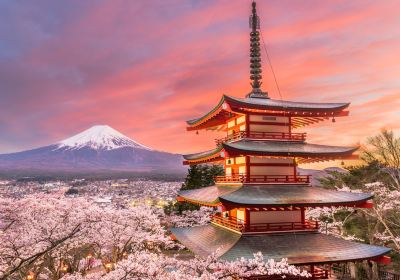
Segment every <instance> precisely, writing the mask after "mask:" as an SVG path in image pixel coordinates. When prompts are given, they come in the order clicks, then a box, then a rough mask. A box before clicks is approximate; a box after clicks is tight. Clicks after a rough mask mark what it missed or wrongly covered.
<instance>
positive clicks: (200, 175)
mask: <svg viewBox="0 0 400 280" xmlns="http://www.w3.org/2000/svg"><path fill="white" fill-rule="evenodd" d="M220 175H224V168H223V167H222V166H221V165H215V164H214V165H207V164H204V165H200V164H199V165H191V166H190V168H189V170H188V175H187V176H186V179H185V182H184V183H183V185H182V188H181V190H192V189H199V188H204V187H208V186H212V185H214V184H215V182H214V177H215V176H220Z"/></svg>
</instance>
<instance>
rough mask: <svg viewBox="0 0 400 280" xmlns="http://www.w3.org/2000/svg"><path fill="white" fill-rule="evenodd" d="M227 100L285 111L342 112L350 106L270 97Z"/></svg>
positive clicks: (226, 98) (245, 105)
mask: <svg viewBox="0 0 400 280" xmlns="http://www.w3.org/2000/svg"><path fill="white" fill-rule="evenodd" d="M224 98H225V100H226V102H227V103H228V104H229V105H230V106H231V107H232V108H234V107H235V108H236V107H241V108H247V109H259V110H270V111H285V112H297V111H299V112H340V111H343V110H344V109H346V108H347V107H349V105H350V103H348V102H346V103H315V102H294V101H285V100H275V99H268V98H236V97H232V96H227V95H225V96H224Z"/></svg>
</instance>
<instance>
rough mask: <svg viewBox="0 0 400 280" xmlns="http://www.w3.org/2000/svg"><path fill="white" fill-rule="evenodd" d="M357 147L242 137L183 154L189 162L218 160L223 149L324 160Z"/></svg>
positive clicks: (346, 155)
mask: <svg viewBox="0 0 400 280" xmlns="http://www.w3.org/2000/svg"><path fill="white" fill-rule="evenodd" d="M357 149H358V147H342V146H328V145H317V144H309V143H306V142H289V141H271V140H267V141H260V140H250V139H241V140H239V141H235V142H225V143H223V144H222V145H220V146H218V147H217V148H215V149H212V150H208V151H205V152H200V153H194V154H188V155H183V158H184V159H185V160H186V161H187V162H189V163H200V162H207V161H216V160H221V159H223V158H224V153H223V151H226V152H227V153H228V154H229V155H230V156H237V155H254V156H290V157H304V158H316V159H318V160H323V159H324V158H327V159H334V158H345V157H348V156H351V154H352V153H353V152H354V151H356V150H357Z"/></svg>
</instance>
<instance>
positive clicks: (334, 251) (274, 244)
mask: <svg viewBox="0 0 400 280" xmlns="http://www.w3.org/2000/svg"><path fill="white" fill-rule="evenodd" d="M171 232H172V234H173V235H174V237H175V238H176V239H177V240H178V241H179V242H180V243H182V244H183V245H185V246H186V247H187V248H188V249H189V250H191V251H192V252H193V253H195V254H196V255H198V256H200V257H203V258H206V257H208V256H210V255H211V254H216V256H217V257H218V258H220V259H222V260H226V261H234V260H237V259H240V258H245V259H253V258H254V254H255V253H257V252H261V253H262V254H263V256H264V258H265V259H275V260H281V259H282V258H287V259H288V263H289V264H294V265H306V264H325V263H338V262H348V261H359V260H368V259H372V260H373V259H376V258H378V257H380V256H383V255H385V254H387V253H389V252H390V251H391V249H389V248H386V247H381V246H375V245H369V244H364V243H359V242H354V241H349V240H344V239H342V238H338V237H335V236H332V235H325V234H322V233H281V234H263V235H240V234H238V233H234V232H232V231H229V230H226V229H223V228H221V227H219V226H216V225H212V224H211V225H204V226H197V227H192V228H172V229H171Z"/></svg>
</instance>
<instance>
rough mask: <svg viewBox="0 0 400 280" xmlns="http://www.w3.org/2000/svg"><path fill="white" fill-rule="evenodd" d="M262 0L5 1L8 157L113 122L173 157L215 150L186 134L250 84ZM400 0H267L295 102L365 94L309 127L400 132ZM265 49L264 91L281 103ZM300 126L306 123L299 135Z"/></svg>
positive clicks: (272, 37) (266, 23)
mask: <svg viewBox="0 0 400 280" xmlns="http://www.w3.org/2000/svg"><path fill="white" fill-rule="evenodd" d="M250 3H251V1H250V0H246V1H245V0H147V1H131V0H126V1H119V0H113V1H95V0H92V1H78V0H71V1H54V0H47V1H44V0H39V1H15V0H9V1H8V0H5V1H0V37H1V40H0V98H1V99H0V153H8V152H15V151H21V150H25V149H30V148H35V147H39V146H44V145H48V144H52V143H54V142H57V141H60V140H62V139H64V138H66V137H69V136H71V135H73V134H76V133H78V132H80V131H82V130H85V129H87V128H89V127H91V126H92V125H95V124H108V125H109V126H111V127H113V128H115V129H116V130H118V131H120V132H122V133H124V134H125V135H127V136H129V137H131V138H133V139H135V140H136V141H138V142H140V143H142V144H145V145H146V146H149V147H152V148H155V149H158V150H163V151H169V152H177V153H187V152H196V151H201V150H204V149H210V148H213V147H214V138H216V137H218V135H216V134H215V133H214V132H200V135H196V134H195V133H194V132H186V129H185V120H187V119H191V118H194V117H198V116H200V115H202V114H203V113H206V112H207V111H208V110H209V109H211V108H212V107H213V106H214V105H216V104H217V102H218V101H219V99H220V97H221V95H222V94H224V93H226V94H229V95H233V96H237V97H244V96H245V94H246V93H248V92H249V90H250V86H249V78H248V76H249V75H248V69H249V66H248V64H249V62H248V61H249V59H248V55H249V28H248V16H249V14H250ZM399 10H400V0H383V1H376V0H371V1H369V0H356V1H354V0H352V1H349V0H343V1H321V0H313V1H309V0H306V1H300V0H299V1H297V0H296V1H295V0H268V1H266V0H259V1H258V13H259V15H260V17H261V30H262V33H263V36H264V38H265V39H266V41H267V46H268V50H269V54H270V56H271V59H272V63H273V66H274V69H275V72H276V75H277V79H278V83H279V86H280V88H281V91H282V97H283V99H286V100H295V101H315V102H351V107H350V112H351V113H350V116H349V117H347V118H338V119H337V122H336V123H332V122H323V123H320V124H318V125H313V126H309V127H307V128H305V129H304V128H303V129H302V130H301V132H303V131H307V132H308V137H309V138H308V139H309V142H313V143H324V144H332V145H354V144H357V143H359V142H363V141H365V139H366V137H368V136H371V135H374V134H376V133H378V132H379V130H380V129H381V128H382V127H386V128H389V129H393V130H396V131H398V130H400V109H399V108H400V16H399ZM262 58H263V70H264V73H263V76H264V78H263V89H264V90H266V91H268V92H269V94H270V96H271V97H272V98H275V99H279V98H280V97H279V94H278V92H277V90H276V87H275V85H274V82H273V77H272V74H271V71H270V69H269V68H268V65H267V63H266V59H265V53H264V52H263V53H262ZM299 131H300V130H299Z"/></svg>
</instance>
